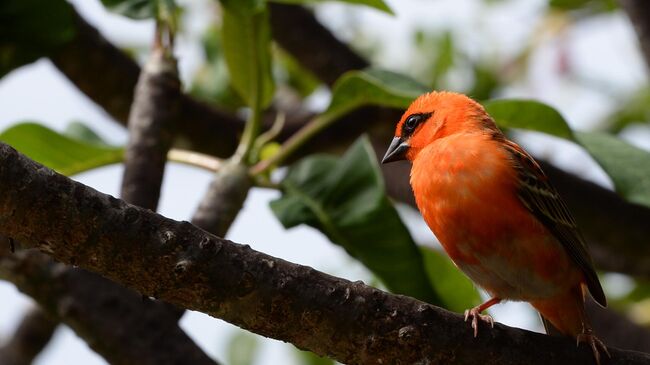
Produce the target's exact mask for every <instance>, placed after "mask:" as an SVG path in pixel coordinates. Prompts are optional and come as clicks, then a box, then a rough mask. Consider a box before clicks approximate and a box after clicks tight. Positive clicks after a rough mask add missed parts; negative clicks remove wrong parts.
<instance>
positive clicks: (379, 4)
mask: <svg viewBox="0 0 650 365" xmlns="http://www.w3.org/2000/svg"><path fill="white" fill-rule="evenodd" d="M270 1H273V2H276V3H285V4H314V3H322V2H325V1H328V0H270ZM337 1H338V2H341V3H348V4H354V5H365V6H369V7H371V8H375V9H377V10H381V11H383V12H385V13H388V14H390V15H395V13H393V11H392V10H391V8H390V7H388V5H386V3H385V2H384V1H383V0H337Z"/></svg>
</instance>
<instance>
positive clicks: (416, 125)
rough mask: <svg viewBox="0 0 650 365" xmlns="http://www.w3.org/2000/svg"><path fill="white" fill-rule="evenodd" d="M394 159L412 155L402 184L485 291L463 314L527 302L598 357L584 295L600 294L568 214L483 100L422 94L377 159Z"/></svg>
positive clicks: (458, 261) (601, 296)
mask: <svg viewBox="0 0 650 365" xmlns="http://www.w3.org/2000/svg"><path fill="white" fill-rule="evenodd" d="M401 158H406V159H408V160H410V161H412V163H413V166H412V169H411V179H410V181H411V186H412V188H413V192H414V194H415V199H416V202H417V206H418V208H419V209H420V212H421V213H422V216H423V217H424V220H425V221H426V223H427V224H428V226H429V227H430V228H431V230H432V231H433V232H434V234H435V235H436V237H437V238H438V240H439V241H440V243H441V244H442V246H443V247H444V249H445V251H446V252H447V253H448V254H449V256H450V257H451V259H452V260H453V261H454V263H455V264H456V265H457V266H458V268H460V269H461V270H462V271H463V272H464V273H465V274H466V275H467V276H469V277H470V278H471V279H472V280H473V281H474V282H475V283H476V284H478V285H479V286H481V287H482V288H484V289H485V290H486V291H487V292H488V293H489V294H490V295H491V296H492V297H493V298H495V299H494V300H492V301H490V302H486V303H485V304H484V305H483V306H479V307H477V308H474V309H473V310H472V311H471V312H469V313H468V314H469V315H471V316H473V317H478V318H483V317H482V316H481V315H480V312H481V311H483V310H484V309H487V307H489V306H491V305H493V304H496V303H498V302H499V301H500V300H517V301H527V302H530V303H531V304H532V305H533V306H534V307H535V308H536V309H537V310H538V311H539V312H540V313H541V314H542V316H543V317H544V318H546V319H547V320H548V321H550V322H551V323H552V324H553V326H554V327H556V328H557V329H558V330H559V331H560V332H561V333H563V334H566V335H570V336H574V337H579V338H580V337H585V338H586V337H588V338H586V340H587V342H589V343H590V344H591V345H592V348H593V349H594V352H595V355H596V356H597V358H598V350H597V347H599V346H601V345H602V343H600V341H598V340H597V339H596V338H595V337H593V336H592V335H591V333H590V329H589V327H588V323H587V320H586V317H585V313H584V295H585V293H586V292H587V290H589V291H591V293H592V295H593V296H594V298H596V300H597V301H598V302H600V303H601V304H603V305H605V297H604V294H603V293H602V289H601V288H600V283H599V282H598V278H597V277H596V275H595V273H594V271H593V266H592V264H591V259H590V257H589V255H588V253H587V251H586V249H585V248H584V245H583V241H582V238H581V236H580V234H579V233H578V231H577V229H576V228H575V222H574V221H573V218H572V217H571V216H570V213H568V210H567V209H566V206H565V205H564V203H563V202H562V200H561V199H560V198H559V196H558V195H557V192H556V191H555V189H553V188H552V186H551V185H550V183H549V182H548V181H547V179H546V176H545V175H544V173H543V172H542V171H541V169H540V168H539V166H538V165H537V163H536V162H535V161H534V160H533V159H532V157H530V156H529V155H528V154H527V153H526V152H525V151H523V149H521V147H519V146H518V145H517V144H515V143H514V142H511V141H509V140H507V139H506V138H505V137H504V135H503V134H502V133H501V131H500V130H499V129H498V128H497V127H496V125H495V124H494V122H493V120H492V119H491V118H490V117H489V115H487V113H486V112H485V110H484V109H483V107H482V106H481V105H480V104H478V103H476V102H475V101H473V100H471V99H470V98H468V97H466V96H464V95H461V94H456V93H449V92H432V93H429V94H425V95H422V96H421V97H419V98H418V99H416V100H415V101H414V102H413V103H412V104H411V106H410V107H409V108H408V110H407V111H406V112H405V113H404V116H403V117H402V119H401V120H400V122H399V123H398V125H397V131H396V137H395V139H394V140H393V143H392V144H391V147H390V148H389V151H388V153H387V155H386V157H385V158H384V161H393V160H396V159H401ZM466 315H467V314H466ZM474 326H477V323H475V324H474ZM602 348H603V349H604V346H602ZM605 351H606V350H605Z"/></svg>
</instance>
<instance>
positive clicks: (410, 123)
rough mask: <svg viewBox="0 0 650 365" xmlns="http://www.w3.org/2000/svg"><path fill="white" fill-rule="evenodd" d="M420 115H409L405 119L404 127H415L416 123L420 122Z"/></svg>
mask: <svg viewBox="0 0 650 365" xmlns="http://www.w3.org/2000/svg"><path fill="white" fill-rule="evenodd" d="M420 119H421V117H420V116H419V115H411V116H410V117H408V119H406V128H408V129H415V127H417V125H418V123H419V122H420Z"/></svg>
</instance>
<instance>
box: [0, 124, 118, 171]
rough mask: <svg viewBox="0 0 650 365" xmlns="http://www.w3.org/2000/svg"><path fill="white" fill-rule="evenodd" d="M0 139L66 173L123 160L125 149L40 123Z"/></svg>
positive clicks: (16, 128)
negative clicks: (89, 139) (93, 142)
mask: <svg viewBox="0 0 650 365" xmlns="http://www.w3.org/2000/svg"><path fill="white" fill-rule="evenodd" d="M0 141H2V142H4V143H7V144H9V145H11V146H13V147H14V148H15V149H17V150H18V151H20V152H22V153H24V154H25V155H27V156H28V157H29V158H31V159H33V160H35V161H37V162H39V163H41V164H43V165H45V166H47V167H49V168H52V169H54V170H56V171H58V172H59V173H61V174H64V175H68V176H70V175H74V174H77V173H80V172H83V171H87V170H90V169H93V168H96V167H100V166H104V165H108V164H112V163H117V162H121V161H122V157H123V155H124V150H123V149H122V148H117V147H108V146H99V145H97V144H91V143H87V142H84V141H81V140H77V139H74V138H70V137H68V136H65V135H62V134H59V133H57V132H55V131H53V130H51V129H49V128H47V127H44V126H42V125H40V124H36V123H21V124H17V125H14V126H13V127H10V128H9V129H7V130H5V131H4V132H2V134H0Z"/></svg>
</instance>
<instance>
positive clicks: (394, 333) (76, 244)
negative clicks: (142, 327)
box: [0, 144, 650, 365]
mask: <svg viewBox="0 0 650 365" xmlns="http://www.w3.org/2000/svg"><path fill="white" fill-rule="evenodd" d="M42 222H49V229H47V230H43V229H41V228H42ZM0 232H3V233H4V234H5V235H6V236H7V237H11V238H13V239H14V240H16V241H18V242H22V243H23V244H26V245H29V244H33V245H35V247H37V248H39V249H40V250H42V251H44V252H46V253H48V254H49V255H51V256H52V257H54V258H55V259H57V260H59V261H61V262H63V263H66V264H71V263H74V264H76V265H78V266H79V267H82V268H84V269H87V270H91V271H93V272H97V273H99V274H101V275H105V276H106V277H107V278H109V279H111V280H113V281H115V282H118V283H121V284H122V285H125V286H127V287H130V288H133V289H135V290H137V291H138V292H140V293H142V294H145V295H149V296H154V297H158V298H161V299H163V300H165V301H167V302H169V303H172V304H175V305H178V306H180V307H183V308H188V309H194V310H198V311H202V312H204V313H207V314H210V315H212V316H215V317H218V318H222V319H224V320H226V321H229V322H231V323H233V324H236V325H238V326H241V327H242V328H245V329H248V330H250V331H253V332H256V333H259V334H261V335H264V336H269V337H273V338H276V339H280V340H284V341H288V342H291V343H293V344H295V345H296V346H298V347H300V348H303V349H307V350H310V351H313V352H315V353H317V354H321V355H327V356H331V357H333V358H335V359H337V360H339V361H341V362H344V363H348V364H368V363H390V364H412V363H418V362H419V363H440V364H470V363H476V362H477V361H481V362H482V363H484V364H521V363H527V364H531V365H535V364H545V365H546V364H548V363H553V364H592V363H593V359H592V358H591V353H590V351H589V350H588V349H586V348H582V349H581V350H576V349H575V344H574V342H573V341H572V340H569V339H563V338H553V337H549V336H544V335H540V334H534V333H530V332H527V331H523V330H518V329H514V328H508V327H505V326H501V325H497V326H496V327H495V329H493V330H488V329H487V328H485V329H484V330H482V331H481V336H480V337H479V338H473V337H472V332H471V330H470V328H469V327H468V326H467V324H465V323H463V321H462V319H461V317H460V316H459V315H457V314H453V313H450V312H447V311H445V310H442V309H439V308H436V307H433V306H431V305H428V304H425V303H422V302H419V301H417V300H415V299H412V298H408V297H403V296H397V295H391V294H388V293H385V292H382V291H380V290H377V289H374V288H371V287H368V286H365V285H363V284H362V283H351V282H348V281H346V280H343V279H339V278H335V277H332V276H329V275H326V274H323V273H320V272H318V271H316V270H314V269H312V268H309V267H305V266H300V265H296V264H292V263H289V262H286V261H284V260H281V259H277V258H274V257H271V256H268V255H265V254H262V253H259V252H256V251H254V250H252V249H251V248H250V247H249V246H247V245H239V244H235V243H232V242H230V241H227V240H224V239H221V238H218V237H216V236H213V235H211V234H209V233H207V232H205V231H203V230H201V229H199V228H196V227H194V226H193V225H191V224H189V223H187V222H177V221H173V220H171V219H167V218H164V217H162V216H160V215H158V214H155V213H153V212H151V211H150V210H145V209H142V208H139V207H135V206H132V205H129V204H127V203H125V202H123V201H121V200H119V199H116V198H113V197H110V196H108V195H105V194H102V193H99V192H97V191H95V190H93V189H91V188H89V187H87V186H85V185H83V184H80V183H76V182H74V181H72V180H70V179H68V178H66V177H64V176H62V175H59V174H57V173H55V172H54V171H52V170H50V169H48V168H46V167H43V166H41V165H39V164H37V163H36V162H33V161H31V160H29V159H28V158H26V157H25V156H23V155H21V154H20V153H18V152H16V151H15V150H14V149H13V148H11V147H10V146H7V145H5V144H0ZM39 267H40V265H39ZM15 269H16V270H19V269H20V268H19V267H17V268H15ZM12 271H13V270H12ZM47 289H48V288H44V290H47ZM33 295H34V296H36V295H37V294H36V293H34V294H33ZM91 295H92V294H91ZM298 324H299V325H298ZM610 351H611V353H612V356H613V359H612V361H610V364H623V363H625V364H642V363H647V362H648V361H650V355H647V354H642V353H635V352H629V351H620V350H617V349H613V348H612V349H610Z"/></svg>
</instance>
